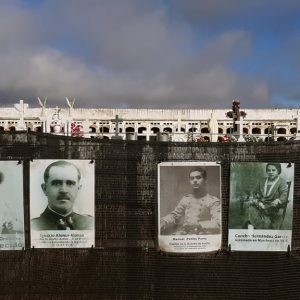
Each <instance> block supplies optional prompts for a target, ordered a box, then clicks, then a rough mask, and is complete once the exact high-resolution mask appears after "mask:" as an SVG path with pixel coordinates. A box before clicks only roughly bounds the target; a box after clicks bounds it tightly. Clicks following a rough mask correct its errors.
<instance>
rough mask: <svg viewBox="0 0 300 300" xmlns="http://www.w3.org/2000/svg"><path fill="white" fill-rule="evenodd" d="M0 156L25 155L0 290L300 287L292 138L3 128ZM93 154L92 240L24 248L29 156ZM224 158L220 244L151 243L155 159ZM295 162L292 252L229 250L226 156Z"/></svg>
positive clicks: (248, 295)
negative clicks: (187, 139)
mask: <svg viewBox="0 0 300 300" xmlns="http://www.w3.org/2000/svg"><path fill="white" fill-rule="evenodd" d="M0 150H1V151H0V159H3V160H22V161H23V164H24V210H25V234H26V249H24V250H23V251H0V267H1V272H0V299H8V300H11V299H12V300H14V299H30V300H35V299H53V300H60V299H89V300H90V299H214V300H215V299H222V300H223V299H243V300H244V299H298V298H299V295H300V284H299V282H300V281H299V278H300V201H299V199H300V167H299V166H300V156H299V153H300V142H299V141H287V142H275V143H272V142H270V143H224V144H222V143H171V142H170V143H169V142H143V141H128V142H126V141H114V140H98V139H96V138H95V139H84V138H70V137H63V136H55V135H50V134H39V133H34V132H23V133H22V132H10V133H6V132H3V133H2V132H1V133H0ZM31 159H90V160H93V161H94V163H95V217H96V228H95V234H96V244H95V247H94V248H91V249H30V247H29V245H30V240H29V238H30V234H29V221H30V219H29V180H30V178H29V161H30V160H31ZM165 161H213V162H215V161H219V162H220V163H221V164H222V171H221V172H222V176H221V186H222V195H221V199H222V249H221V250H220V251H219V252H212V253H198V254H172V253H162V252H160V251H158V250H157V164H158V163H160V162H165ZM241 161H246V162H268V161H270V162H281V163H282V162H283V161H286V162H292V163H295V184H294V210H293V214H294V222H293V236H292V245H291V252H230V251H228V246H227V243H228V238H227V236H228V212H229V210H228V209H229V187H230V186H229V182H230V163H231V162H241Z"/></svg>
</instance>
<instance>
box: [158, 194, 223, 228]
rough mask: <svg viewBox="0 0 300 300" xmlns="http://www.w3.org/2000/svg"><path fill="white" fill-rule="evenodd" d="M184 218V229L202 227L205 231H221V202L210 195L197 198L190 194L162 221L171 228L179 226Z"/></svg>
mask: <svg viewBox="0 0 300 300" xmlns="http://www.w3.org/2000/svg"><path fill="white" fill-rule="evenodd" d="M182 217H183V218H184V220H183V228H184V227H186V226H195V227H197V226H199V225H200V226H201V228H203V229H204V230H216V229H217V230H219V229H220V223H221V204H220V200H219V199H218V198H216V197H214V196H212V195H209V194H206V195H205V196H203V197H201V198H195V197H194V195H193V194H188V195H186V196H184V197H183V198H182V199H181V200H180V202H179V203H178V205H177V206H176V207H175V209H174V210H173V211H172V212H171V213H170V214H168V215H167V216H165V217H163V218H162V220H164V221H165V222H166V223H167V225H168V227H169V225H175V224H177V223H178V222H179V220H180V219H181V218H182Z"/></svg>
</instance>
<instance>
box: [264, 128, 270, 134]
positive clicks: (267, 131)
mask: <svg viewBox="0 0 300 300" xmlns="http://www.w3.org/2000/svg"><path fill="white" fill-rule="evenodd" d="M264 133H265V134H272V129H271V127H268V128H265V130H264Z"/></svg>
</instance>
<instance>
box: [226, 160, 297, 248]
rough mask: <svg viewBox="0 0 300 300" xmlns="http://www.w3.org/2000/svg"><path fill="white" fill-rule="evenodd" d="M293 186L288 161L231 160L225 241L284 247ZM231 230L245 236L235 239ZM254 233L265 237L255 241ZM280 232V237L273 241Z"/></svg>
mask: <svg viewBox="0 0 300 300" xmlns="http://www.w3.org/2000/svg"><path fill="white" fill-rule="evenodd" d="M293 187H294V164H292V163H277V162H266V163H250V162H249V163H248V162H245V163H232V164H231V171H230V208H229V236H230V239H229V240H230V241H231V242H233V244H234V245H236V244H237V243H236V242H239V243H240V244H245V245H246V244H249V245H250V244H252V246H251V247H254V249H253V250H255V247H257V248H258V249H257V250H260V249H264V250H268V251H269V250H275V251H277V250H280V249H284V250H286V248H287V246H288V241H289V239H290V237H291V230H292V223H293V190H294V189H293ZM237 232H239V233H237ZM279 232H280V233H279ZM233 233H234V234H237V235H239V234H241V233H244V234H246V237H247V239H245V240H243V239H242V238H241V237H240V236H237V239H235V236H234V234H233ZM255 234H262V236H263V237H265V239H261V238H260V239H259V240H257V239H256V236H255ZM281 235H282V236H284V238H282V239H280V240H277V238H276V237H277V236H281ZM243 242H244V243H243ZM242 248H243V246H242ZM251 250H252V248H251Z"/></svg>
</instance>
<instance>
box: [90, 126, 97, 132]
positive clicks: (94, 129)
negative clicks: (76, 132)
mask: <svg viewBox="0 0 300 300" xmlns="http://www.w3.org/2000/svg"><path fill="white" fill-rule="evenodd" d="M96 131H97V128H96V126H90V127H89V133H96Z"/></svg>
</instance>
